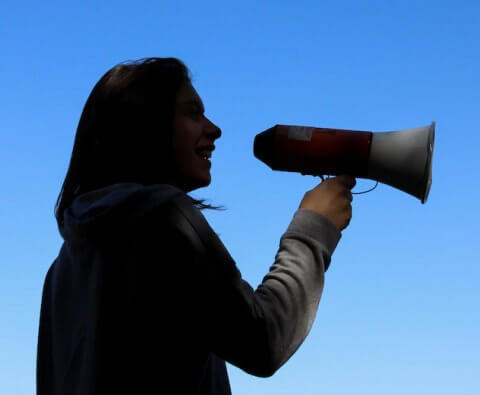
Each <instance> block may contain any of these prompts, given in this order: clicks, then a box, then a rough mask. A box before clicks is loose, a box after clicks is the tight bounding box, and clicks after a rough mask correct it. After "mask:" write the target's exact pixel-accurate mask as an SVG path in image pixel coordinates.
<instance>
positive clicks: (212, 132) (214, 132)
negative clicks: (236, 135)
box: [206, 118, 222, 140]
mask: <svg viewBox="0 0 480 395" xmlns="http://www.w3.org/2000/svg"><path fill="white" fill-rule="evenodd" d="M206 120H207V127H206V130H207V133H208V135H209V137H211V138H212V139H213V140H216V139H219V138H220V136H221V135H222V130H221V129H220V128H219V127H218V126H217V125H215V124H214V123H213V122H212V121H210V119H208V118H206Z"/></svg>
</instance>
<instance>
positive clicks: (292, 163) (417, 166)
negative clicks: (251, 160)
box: [253, 122, 435, 203]
mask: <svg viewBox="0 0 480 395" xmlns="http://www.w3.org/2000/svg"><path fill="white" fill-rule="evenodd" d="M434 139H435V122H432V124H431V125H427V126H422V127H418V128H413V129H404V130H398V131H389V132H370V131H362V130H346V129H330V128H317V127H307V126H288V125H276V126H274V127H272V128H270V129H267V130H265V131H263V132H261V133H259V134H257V135H256V136H255V140H254V144H253V153H254V155H255V157H256V158H257V159H259V160H261V161H262V162H264V163H265V164H267V165H268V166H269V167H270V168H271V169H272V170H280V171H289V172H298V173H301V174H303V175H307V174H308V175H341V174H347V175H351V176H353V177H359V178H368V179H372V180H376V181H379V182H382V183H384V184H387V185H390V186H392V187H394V188H396V189H399V190H401V191H404V192H406V193H408V194H410V195H412V196H415V197H416V198H418V199H420V200H421V202H422V203H425V202H426V200H427V197H428V194H429V192H430V187H431V185H432V158H433V145H434Z"/></svg>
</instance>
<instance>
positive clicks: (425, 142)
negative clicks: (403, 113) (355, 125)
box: [367, 122, 435, 203]
mask: <svg viewBox="0 0 480 395" xmlns="http://www.w3.org/2000/svg"><path fill="white" fill-rule="evenodd" d="M434 140H435V122H432V124H431V125H428V126H423V127H418V128H413V129H403V130H399V131H392V132H379V133H373V136H372V142H371V145H370V155H369V159H368V173H367V178H371V179H374V180H377V181H380V182H382V183H385V184H388V185H390V186H392V187H394V188H397V189H400V190H402V191H404V192H407V193H409V194H411V195H413V196H415V197H417V198H418V199H420V200H421V201H422V203H425V202H426V200H427V198H428V194H429V192H430V186H431V185H432V158H433V145H434Z"/></svg>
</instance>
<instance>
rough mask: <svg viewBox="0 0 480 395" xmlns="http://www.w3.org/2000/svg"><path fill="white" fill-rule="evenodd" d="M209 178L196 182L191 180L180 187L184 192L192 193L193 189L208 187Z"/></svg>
mask: <svg viewBox="0 0 480 395" xmlns="http://www.w3.org/2000/svg"><path fill="white" fill-rule="evenodd" d="M211 181H212V180H211V177H208V178H202V179H200V178H198V179H196V180H192V181H191V182H189V183H188V184H186V185H185V186H183V187H181V189H183V190H184V191H185V192H191V191H194V190H195V189H200V188H205V187H208V186H209V185H210V183H211Z"/></svg>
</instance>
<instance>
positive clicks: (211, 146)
mask: <svg viewBox="0 0 480 395" xmlns="http://www.w3.org/2000/svg"><path fill="white" fill-rule="evenodd" d="M203 150H208V151H212V152H213V151H215V145H214V144H208V145H202V146H200V147H198V148H197V150H196V151H197V152H199V151H203Z"/></svg>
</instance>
